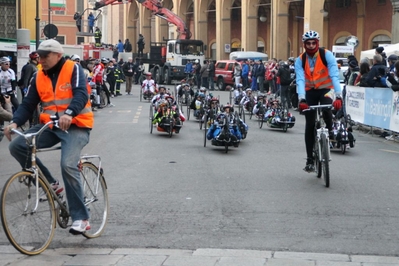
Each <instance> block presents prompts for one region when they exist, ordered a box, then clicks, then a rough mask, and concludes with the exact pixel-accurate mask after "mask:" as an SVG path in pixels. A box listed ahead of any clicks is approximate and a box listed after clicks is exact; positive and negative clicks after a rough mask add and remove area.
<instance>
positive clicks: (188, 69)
mask: <svg viewBox="0 0 399 266" xmlns="http://www.w3.org/2000/svg"><path fill="white" fill-rule="evenodd" d="M192 72H193V63H191V62H189V63H187V64H186V67H185V68H184V73H192Z"/></svg>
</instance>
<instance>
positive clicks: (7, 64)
mask: <svg viewBox="0 0 399 266" xmlns="http://www.w3.org/2000/svg"><path fill="white" fill-rule="evenodd" d="M2 65H5V66H9V65H10V63H3V64H2Z"/></svg>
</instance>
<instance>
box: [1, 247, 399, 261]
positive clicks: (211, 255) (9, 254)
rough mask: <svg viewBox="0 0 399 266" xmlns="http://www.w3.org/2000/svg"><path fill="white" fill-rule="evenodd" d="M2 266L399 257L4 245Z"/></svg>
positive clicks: (387, 258) (397, 258) (227, 250)
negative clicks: (30, 251)
mask: <svg viewBox="0 0 399 266" xmlns="http://www.w3.org/2000/svg"><path fill="white" fill-rule="evenodd" d="M0 258H1V259H0V266H5V265H7V266H8V265H13V266H14V265H24V266H25V265H29V266H59V265H65V266H66V265H68V266H72V265H81V266H84V265H98V266H100V265H101V266H104V265H117V266H393V265H399V257H388V256H365V255H348V254H323V253H304V252H285V251H257V250H233V249H197V250H194V251H193V250H176V249H133V248H132V249H128V248H120V249H118V248H117V249H111V248H110V249H96V248H87V249H82V248H76V249H72V248H61V249H48V250H46V251H45V252H43V253H42V254H40V255H37V256H33V257H29V256H25V255H22V254H20V253H18V252H17V251H16V250H15V249H14V248H13V247H12V246H11V245H10V246H0Z"/></svg>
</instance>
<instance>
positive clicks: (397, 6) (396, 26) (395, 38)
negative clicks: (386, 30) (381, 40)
mask: <svg viewBox="0 0 399 266" xmlns="http://www.w3.org/2000/svg"><path fill="white" fill-rule="evenodd" d="M391 1H392V8H393V14H392V30H391V32H392V40H391V43H399V0H391Z"/></svg>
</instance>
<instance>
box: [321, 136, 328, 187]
mask: <svg viewBox="0 0 399 266" xmlns="http://www.w3.org/2000/svg"><path fill="white" fill-rule="evenodd" d="M320 144H321V156H322V159H321V164H322V168H323V177H324V182H325V184H326V187H329V186H330V152H329V146H328V140H327V137H326V135H324V134H321V138H320Z"/></svg>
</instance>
